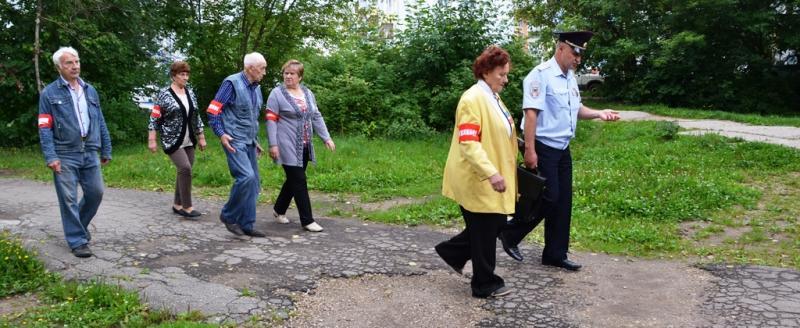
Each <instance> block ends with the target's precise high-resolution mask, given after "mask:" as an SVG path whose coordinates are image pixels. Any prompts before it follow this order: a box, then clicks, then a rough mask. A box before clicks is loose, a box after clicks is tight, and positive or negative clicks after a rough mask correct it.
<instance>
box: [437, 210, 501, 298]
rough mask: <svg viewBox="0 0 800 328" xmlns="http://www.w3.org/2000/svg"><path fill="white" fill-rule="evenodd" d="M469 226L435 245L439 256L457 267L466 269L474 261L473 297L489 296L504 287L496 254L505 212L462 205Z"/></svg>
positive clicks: (462, 211) (462, 212) (465, 220)
mask: <svg viewBox="0 0 800 328" xmlns="http://www.w3.org/2000/svg"><path fill="white" fill-rule="evenodd" d="M461 214H462V215H463V216H464V222H465V223H466V227H465V228H464V231H462V232H461V233H459V234H458V235H456V236H455V237H453V238H450V240H446V241H444V242H442V243H440V244H439V245H436V252H437V253H439V256H441V257H442V259H443V260H444V261H445V262H447V264H449V265H450V266H452V267H454V268H463V267H464V265H465V264H466V263H467V261H469V260H472V282H471V283H470V285H471V286H472V296H475V297H488V296H489V295H490V294H491V293H492V292H493V291H495V290H497V289H498V288H500V287H503V286H505V282H504V281H503V278H500V277H499V276H497V275H496V274H494V268H495V264H496V263H497V257H496V252H495V247H496V246H497V233H498V232H499V231H500V229H502V228H503V225H505V224H506V215H505V214H496V213H473V212H470V211H468V210H466V209H464V207H461Z"/></svg>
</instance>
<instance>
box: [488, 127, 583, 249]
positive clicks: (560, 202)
mask: <svg viewBox="0 0 800 328" xmlns="http://www.w3.org/2000/svg"><path fill="white" fill-rule="evenodd" d="M536 155H537V156H538V158H539V173H540V174H541V175H542V176H544V177H545V178H546V179H547V181H546V182H545V192H544V195H543V196H542V198H543V199H542V204H541V206H540V207H539V214H538V215H537V216H536V218H535V219H534V220H533V221H531V222H527V223H522V222H520V220H519V219H518V218H517V217H515V218H514V219H513V220H512V221H511V222H509V226H507V227H506V230H505V231H503V232H502V233H503V237H504V238H505V240H506V243H507V244H508V245H510V246H516V245H517V244H519V243H520V241H522V239H524V238H525V236H526V235H527V234H528V233H530V232H531V231H532V230H533V228H535V227H536V225H537V224H539V222H541V221H542V219H544V251H543V252H542V258H543V259H548V260H555V261H558V260H563V259H566V258H567V251H569V227H570V221H571V218H572V155H571V154H570V151H569V147H567V149H564V150H561V149H556V148H552V147H550V146H546V145H545V144H543V143H541V142H539V141H536Z"/></svg>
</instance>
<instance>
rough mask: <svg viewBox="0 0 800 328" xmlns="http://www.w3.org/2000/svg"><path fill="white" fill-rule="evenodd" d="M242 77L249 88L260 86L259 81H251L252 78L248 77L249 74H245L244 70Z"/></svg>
mask: <svg viewBox="0 0 800 328" xmlns="http://www.w3.org/2000/svg"><path fill="white" fill-rule="evenodd" d="M241 77H242V81H243V82H244V85H246V86H247V87H248V88H255V87H257V86H258V82H250V80H248V79H247V74H244V71H242V73H241Z"/></svg>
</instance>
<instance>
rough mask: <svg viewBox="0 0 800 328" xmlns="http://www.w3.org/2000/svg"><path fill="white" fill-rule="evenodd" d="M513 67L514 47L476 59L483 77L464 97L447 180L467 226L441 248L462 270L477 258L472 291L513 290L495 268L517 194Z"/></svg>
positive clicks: (478, 294) (445, 191) (499, 293)
mask: <svg viewBox="0 0 800 328" xmlns="http://www.w3.org/2000/svg"><path fill="white" fill-rule="evenodd" d="M510 67H511V58H510V57H509V55H508V53H507V52H506V51H505V50H503V49H502V48H500V47H497V46H490V47H489V48H487V49H486V50H484V51H483V53H481V55H480V56H478V58H477V59H475V63H474V64H473V66H472V72H473V74H474V75H475V78H476V79H477V80H478V82H477V83H476V84H475V85H473V86H472V87H471V88H469V90H467V91H466V92H464V94H463V95H462V96H461V100H459V102H458V108H457V109H456V124H455V129H454V131H453V139H452V141H451V143H450V152H449V154H448V155H447V164H445V169H444V180H443V182H442V194H443V195H444V196H446V197H447V198H450V199H453V200H454V201H456V202H457V203H458V204H459V205H460V207H461V213H462V215H463V216H464V222H465V223H466V227H465V228H464V231H462V232H461V233H459V234H458V235H456V236H455V237H453V238H451V239H450V240H447V241H444V242H442V243H440V244H439V245H436V252H437V253H438V254H439V256H441V257H442V259H443V260H444V261H445V262H446V263H447V264H448V265H450V266H451V267H452V268H453V269H454V270H456V272H458V273H461V270H462V269H463V268H464V265H465V264H466V263H467V261H468V260H472V269H473V270H472V271H473V274H472V282H471V285H472V296H475V297H481V298H485V297H499V296H503V295H506V294H508V293H510V292H511V290H510V289H508V288H506V287H505V283H504V282H503V278H500V277H499V276H497V275H496V274H494V268H495V262H496V257H495V246H496V238H497V234H498V232H499V231H500V230H501V229H502V227H503V226H504V225H505V224H506V216H507V215H509V214H512V213H514V203H515V201H516V196H517V171H516V159H517V145H516V140H517V136H516V134H517V132H516V130H515V129H514V125H515V124H514V121H513V119H512V117H511V114H510V113H509V111H508V109H506V106H505V105H504V104H503V102H502V101H501V100H500V97H499V96H498V94H499V93H500V91H502V90H503V87H504V86H505V85H506V83H508V71H509V69H510Z"/></svg>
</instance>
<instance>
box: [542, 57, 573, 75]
mask: <svg viewBox="0 0 800 328" xmlns="http://www.w3.org/2000/svg"><path fill="white" fill-rule="evenodd" d="M548 62H549V63H550V69H551V70H552V72H553V76H563V77H565V78H566V79H571V78H572V76H573V75H575V72H573V71H572V70H568V71H567V74H564V72H563V71H562V70H561V66H558V62H557V61H556V57H555V56H553V58H550V60H549V61H548Z"/></svg>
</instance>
